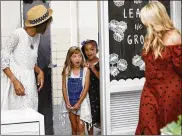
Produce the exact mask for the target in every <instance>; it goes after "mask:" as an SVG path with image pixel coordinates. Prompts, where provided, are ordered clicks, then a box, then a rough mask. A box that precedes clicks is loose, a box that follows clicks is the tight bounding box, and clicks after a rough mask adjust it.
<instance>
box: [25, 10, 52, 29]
mask: <svg viewBox="0 0 182 136" xmlns="http://www.w3.org/2000/svg"><path fill="white" fill-rule="evenodd" d="M48 12H49V16H48V17H47V18H46V19H44V20H42V21H41V22H39V23H36V24H30V22H29V21H28V20H25V26H26V27H33V26H37V25H40V24H42V23H44V22H45V21H47V20H48V19H49V18H50V17H52V13H53V10H52V9H48Z"/></svg>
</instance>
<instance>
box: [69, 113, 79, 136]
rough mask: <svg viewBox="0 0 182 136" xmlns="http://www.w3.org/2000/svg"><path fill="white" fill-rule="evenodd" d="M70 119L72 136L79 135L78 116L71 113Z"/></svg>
mask: <svg viewBox="0 0 182 136" xmlns="http://www.w3.org/2000/svg"><path fill="white" fill-rule="evenodd" d="M69 118H70V122H71V129H72V135H77V115H75V114H74V113H72V112H69Z"/></svg>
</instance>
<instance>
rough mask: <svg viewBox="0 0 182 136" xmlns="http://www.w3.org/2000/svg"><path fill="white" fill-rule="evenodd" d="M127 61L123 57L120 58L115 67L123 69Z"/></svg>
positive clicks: (125, 67)
mask: <svg viewBox="0 0 182 136" xmlns="http://www.w3.org/2000/svg"><path fill="white" fill-rule="evenodd" d="M127 66H128V64H127V61H126V60H125V59H120V60H119V61H118V63H117V68H118V69H119V70H120V71H125V70H126V69H127Z"/></svg>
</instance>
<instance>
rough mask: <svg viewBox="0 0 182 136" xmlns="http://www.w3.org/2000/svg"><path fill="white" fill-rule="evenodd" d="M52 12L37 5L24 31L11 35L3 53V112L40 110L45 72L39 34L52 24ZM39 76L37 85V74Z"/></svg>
mask: <svg viewBox="0 0 182 136" xmlns="http://www.w3.org/2000/svg"><path fill="white" fill-rule="evenodd" d="M52 12H53V11H52V9H47V8H46V7H45V6H43V5H37V6H34V7H33V8H31V9H30V10H29V11H28V12H27V20H26V21H25V27H24V28H18V29H16V30H15V31H14V32H12V33H11V34H10V35H9V37H8V39H7V41H6V43H5V45H4V46H3V47H2V50H1V110H14V109H23V108H32V109H34V110H36V111H37V110H38V92H37V91H39V90H40V89H41V88H42V87H43V84H44V73H43V71H42V70H41V69H40V68H39V67H38V66H37V65H36V63H37V57H38V55H37V52H38V46H39V41H40V34H44V33H45V31H46V29H47V28H48V27H49V26H50V23H51V21H52ZM34 71H35V72H36V73H38V76H37V82H38V86H39V88H37V85H36V79H35V73H34Z"/></svg>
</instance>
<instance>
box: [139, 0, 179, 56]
mask: <svg viewBox="0 0 182 136" xmlns="http://www.w3.org/2000/svg"><path fill="white" fill-rule="evenodd" d="M140 14H141V21H142V23H143V24H144V25H145V26H146V27H147V34H146V36H145V43H144V47H143V49H144V50H145V52H146V54H147V53H148V52H149V51H153V53H154V55H155V59H157V58H158V57H159V56H160V57H161V58H162V54H161V52H162V51H163V50H164V47H165V46H164V44H163V41H162V38H163V36H164V34H165V33H166V32H167V31H170V30H175V31H177V32H178V33H179V31H178V30H177V29H176V28H175V27H174V25H173V23H172V21H171V19H170V17H169V16H168V14H167V11H166V8H165V7H164V5H163V4H162V3H160V2H158V1H155V2H150V3H148V4H147V5H145V6H144V7H143V8H142V9H141V13H140Z"/></svg>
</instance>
